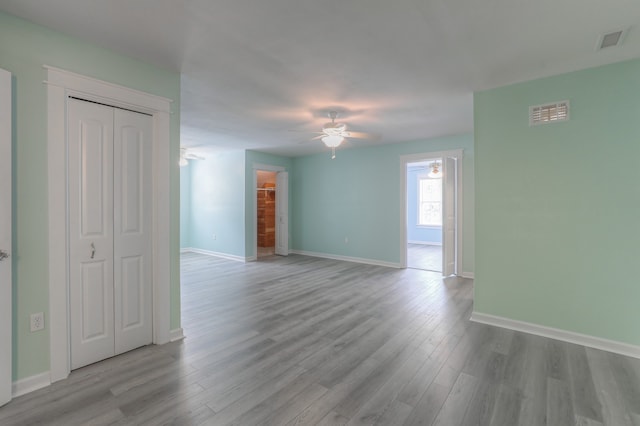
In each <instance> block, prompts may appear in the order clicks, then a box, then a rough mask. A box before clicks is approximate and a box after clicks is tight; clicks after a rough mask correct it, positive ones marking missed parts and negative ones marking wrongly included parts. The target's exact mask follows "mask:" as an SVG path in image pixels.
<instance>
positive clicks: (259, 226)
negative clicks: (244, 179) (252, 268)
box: [253, 164, 289, 260]
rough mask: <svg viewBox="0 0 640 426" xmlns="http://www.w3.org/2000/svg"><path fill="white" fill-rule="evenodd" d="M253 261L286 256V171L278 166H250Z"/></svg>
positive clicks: (287, 207)
mask: <svg viewBox="0 0 640 426" xmlns="http://www.w3.org/2000/svg"><path fill="white" fill-rule="evenodd" d="M253 171H254V173H253V183H254V185H253V187H254V188H255V198H254V215H253V217H254V222H253V223H254V228H253V247H254V253H255V256H254V258H253V260H257V259H259V258H261V257H266V256H272V255H274V254H277V255H280V256H287V255H289V174H288V172H287V171H286V170H285V169H284V167H280V166H271V165H267V164H254V166H253Z"/></svg>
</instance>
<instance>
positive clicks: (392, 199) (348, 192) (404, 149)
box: [290, 135, 474, 273]
mask: <svg viewBox="0 0 640 426" xmlns="http://www.w3.org/2000/svg"><path fill="white" fill-rule="evenodd" d="M458 148H462V149H463V150H464V159H463V186H464V188H463V191H464V192H463V204H464V206H463V210H464V212H463V219H464V222H463V262H464V264H463V265H462V270H463V271H464V272H465V273H472V272H473V270H474V269H473V268H474V263H473V258H474V253H473V247H474V246H473V232H474V227H473V202H474V197H473V173H474V171H473V138H472V135H458V136H450V137H442V138H435V139H430V140H426V141H418V142H407V143H401V144H391V145H381V146H373V147H369V148H359V149H340V150H338V151H337V155H336V158H335V159H334V160H332V159H331V157H330V155H329V152H326V153H322V154H318V155H312V156H306V157H300V158H295V159H294V162H293V173H292V174H291V178H290V186H291V188H292V194H291V204H292V213H291V221H292V231H291V234H292V242H293V244H292V248H293V249H295V250H303V251H309V252H317V253H326V254H334V255H340V256H349V257H358V258H364V259H370V260H376V261H382V262H388V263H395V264H397V263H399V262H400V199H401V195H400V191H401V188H400V156H402V155H409V154H418V153H427V152H435V151H445V150H452V149H458ZM345 237H346V238H348V240H349V242H348V243H345Z"/></svg>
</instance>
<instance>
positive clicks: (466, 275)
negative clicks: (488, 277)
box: [462, 272, 476, 280]
mask: <svg viewBox="0 0 640 426" xmlns="http://www.w3.org/2000/svg"><path fill="white" fill-rule="evenodd" d="M462 278H469V279H471V280H474V279H475V278H476V277H475V274H474V273H473V272H463V273H462Z"/></svg>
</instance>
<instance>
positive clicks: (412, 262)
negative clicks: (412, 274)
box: [407, 244, 442, 272]
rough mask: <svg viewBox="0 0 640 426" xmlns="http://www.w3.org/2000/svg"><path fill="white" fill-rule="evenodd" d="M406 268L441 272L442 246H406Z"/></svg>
mask: <svg viewBox="0 0 640 426" xmlns="http://www.w3.org/2000/svg"><path fill="white" fill-rule="evenodd" d="M407 267H408V268H414V269H424V270H425V271H432V272H442V246H435V245H429V244H407Z"/></svg>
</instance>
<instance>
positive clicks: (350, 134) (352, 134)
mask: <svg viewBox="0 0 640 426" xmlns="http://www.w3.org/2000/svg"><path fill="white" fill-rule="evenodd" d="M345 133H346V134H345V136H346V137H348V138H361V139H366V138H370V137H372V135H371V134H370V133H363V132H352V131H348V132H345Z"/></svg>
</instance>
